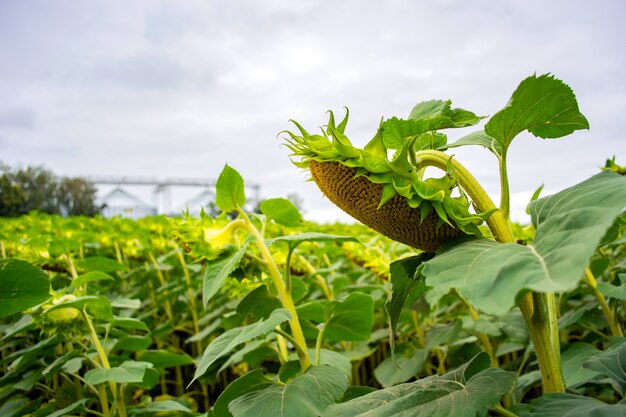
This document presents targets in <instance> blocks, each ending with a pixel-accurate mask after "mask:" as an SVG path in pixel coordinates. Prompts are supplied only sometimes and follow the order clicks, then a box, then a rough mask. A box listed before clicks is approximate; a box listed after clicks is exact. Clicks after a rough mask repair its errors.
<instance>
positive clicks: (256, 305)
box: [237, 285, 282, 319]
mask: <svg viewBox="0 0 626 417" xmlns="http://www.w3.org/2000/svg"><path fill="white" fill-rule="evenodd" d="M280 307H282V304H281V302H280V300H279V299H278V298H277V297H275V296H273V295H270V293H269V291H268V290H267V287H266V286H265V285H260V286H258V287H256V288H255V289H253V290H252V291H250V292H249V293H248V294H247V295H246V296H245V297H244V298H243V299H242V300H241V301H240V302H239V304H237V313H239V314H241V315H243V316H245V315H247V314H250V315H251V316H252V317H254V318H256V319H265V318H267V317H269V316H270V314H271V313H272V311H274V310H276V309H277V308H280Z"/></svg>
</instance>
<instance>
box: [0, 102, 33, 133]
mask: <svg viewBox="0 0 626 417" xmlns="http://www.w3.org/2000/svg"><path fill="white" fill-rule="evenodd" d="M36 119H37V114H36V112H35V110H33V109H31V108H27V107H14V108H10V109H8V110H5V111H2V110H0V128H9V129H11V128H13V129H32V128H34V127H35V123H36Z"/></svg>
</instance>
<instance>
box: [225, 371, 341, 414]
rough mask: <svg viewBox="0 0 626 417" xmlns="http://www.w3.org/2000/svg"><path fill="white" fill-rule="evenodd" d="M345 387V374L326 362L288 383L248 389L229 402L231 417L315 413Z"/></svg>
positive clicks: (336, 399)
mask: <svg viewBox="0 0 626 417" xmlns="http://www.w3.org/2000/svg"><path fill="white" fill-rule="evenodd" d="M347 388H348V381H347V378H346V376H345V374H344V373H343V372H342V371H341V370H339V369H336V368H333V367H332V366H328V365H320V366H313V367H310V368H309V369H307V371H306V372H305V373H304V374H303V375H300V376H297V377H295V378H294V379H292V380H291V381H289V383H287V384H273V385H271V386H268V387H265V388H264V389H262V390H257V391H252V392H248V393H246V394H244V395H242V396H240V397H238V398H236V399H234V400H232V401H231V402H230V404H229V406H228V408H229V410H230V412H231V413H232V415H233V417H258V416H272V417H274V416H276V417H287V416H298V417H317V416H319V415H320V414H321V413H322V412H323V411H324V410H325V409H326V408H327V407H328V406H329V405H331V404H334V403H335V402H336V401H338V400H339V399H340V398H341V397H342V396H343V394H344V392H345V391H346V389H347Z"/></svg>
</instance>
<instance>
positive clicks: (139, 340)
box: [113, 335, 152, 352]
mask: <svg viewBox="0 0 626 417" xmlns="http://www.w3.org/2000/svg"><path fill="white" fill-rule="evenodd" d="M151 344H152V338H150V337H146V336H135V335H126V336H122V337H120V338H119V339H118V340H117V342H116V343H115V345H114V347H113V349H114V350H123V351H126V352H138V351H140V350H146V349H147V348H148V346H150V345H151Z"/></svg>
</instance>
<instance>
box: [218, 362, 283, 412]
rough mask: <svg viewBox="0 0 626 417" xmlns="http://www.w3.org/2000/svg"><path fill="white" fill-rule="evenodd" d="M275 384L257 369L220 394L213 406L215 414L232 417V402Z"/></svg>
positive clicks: (235, 381) (229, 385) (234, 382)
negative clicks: (230, 406)
mask: <svg viewBox="0 0 626 417" xmlns="http://www.w3.org/2000/svg"><path fill="white" fill-rule="evenodd" d="M274 384H275V383H274V382H272V381H270V380H269V379H268V378H267V377H266V376H265V375H263V371H262V370H261V369H255V370H254V371H252V372H248V373H247V374H245V375H243V376H241V377H239V378H237V379H236V380H234V381H233V382H231V383H230V384H228V385H227V386H226V388H225V389H224V391H222V393H221V394H220V396H219V397H218V398H217V401H215V405H214V406H213V414H214V415H216V416H221V417H232V414H231V413H230V411H229V410H228V405H229V404H230V402H231V401H233V400H235V399H237V398H239V397H241V396H243V395H245V394H248V393H251V392H254V391H260V390H262V389H264V388H267V387H270V386H272V385H274Z"/></svg>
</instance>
